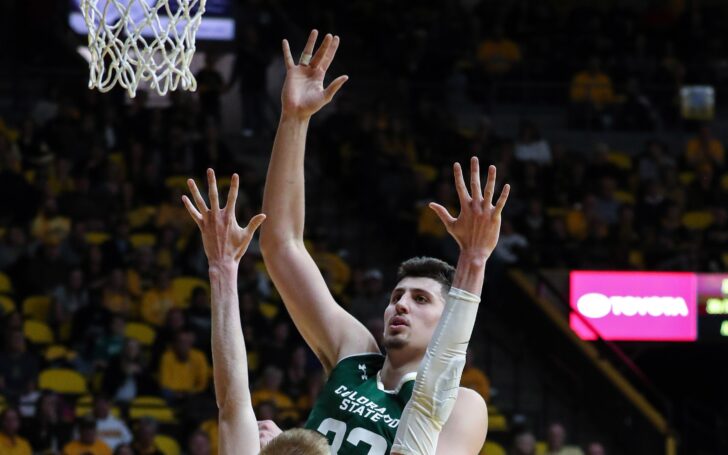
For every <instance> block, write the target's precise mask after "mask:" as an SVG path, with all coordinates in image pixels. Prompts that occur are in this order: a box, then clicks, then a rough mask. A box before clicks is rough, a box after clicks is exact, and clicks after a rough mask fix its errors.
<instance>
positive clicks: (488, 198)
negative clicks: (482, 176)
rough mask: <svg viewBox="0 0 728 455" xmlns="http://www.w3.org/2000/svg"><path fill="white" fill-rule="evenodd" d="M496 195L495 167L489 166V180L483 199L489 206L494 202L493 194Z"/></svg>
mask: <svg viewBox="0 0 728 455" xmlns="http://www.w3.org/2000/svg"><path fill="white" fill-rule="evenodd" d="M494 193H495V166H493V165H492V164H491V165H490V166H488V180H487V181H486V182H485V190H484V191H483V199H485V202H487V203H488V204H491V203H492V202H493V194H494Z"/></svg>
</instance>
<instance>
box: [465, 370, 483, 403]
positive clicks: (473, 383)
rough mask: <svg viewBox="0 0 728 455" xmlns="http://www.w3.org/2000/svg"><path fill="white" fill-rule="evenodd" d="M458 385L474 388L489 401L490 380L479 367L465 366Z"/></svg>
mask: <svg viewBox="0 0 728 455" xmlns="http://www.w3.org/2000/svg"><path fill="white" fill-rule="evenodd" d="M460 385H461V386H463V387H466V388H468V389H473V390H475V391H476V392H478V393H479V394H480V396H481V397H483V399H485V401H490V380H488V377H487V376H486V375H485V373H483V372H482V371H480V369H478V368H475V367H465V369H464V370H463V374H462V376H461V377H460Z"/></svg>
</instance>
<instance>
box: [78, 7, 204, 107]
mask: <svg viewBox="0 0 728 455" xmlns="http://www.w3.org/2000/svg"><path fill="white" fill-rule="evenodd" d="M170 2H174V4H176V5H177V8H176V10H173V8H172V7H170ZM206 2H207V0H82V1H81V11H82V13H83V16H84V18H85V20H86V27H88V31H89V32H88V47H89V51H90V53H91V62H90V64H89V66H90V74H89V81H88V86H89V88H97V89H98V90H99V91H101V92H108V91H109V90H111V89H112V88H113V87H114V86H115V85H116V84H117V83H118V84H119V85H120V86H121V87H123V88H125V89H126V90H127V92H128V93H129V96H130V97H132V98H134V96H135V95H136V91H137V87H138V86H139V82H141V81H147V82H149V85H150V87H151V88H152V89H153V90H156V91H157V93H159V94H160V95H165V94H166V93H167V91H169V90H176V89H177V87H178V86H179V85H180V84H181V86H182V88H183V89H185V90H192V91H194V90H195V89H196V88H197V81H195V77H194V75H193V74H192V73H191V72H190V63H191V62H192V56H193V55H194V53H195V35H196V34H197V29H198V28H199V26H200V21H201V20H202V14H203V13H204V11H205V3H206Z"/></svg>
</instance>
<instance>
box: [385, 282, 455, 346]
mask: <svg viewBox="0 0 728 455" xmlns="http://www.w3.org/2000/svg"><path fill="white" fill-rule="evenodd" d="M444 307H445V299H444V298H443V295H442V285H441V284H440V283H439V282H437V281H435V280H433V279H432V278H413V277H407V278H404V279H403V280H402V281H400V282H399V283H398V284H397V287H395V288H394V291H392V295H391V296H390V299H389V305H387V308H386V309H385V310H384V346H385V347H386V348H387V349H389V350H392V349H401V348H404V347H412V348H418V349H422V350H424V349H425V348H427V344H428V343H429V342H430V338H432V334H433V333H434V332H435V327H437V323H438V322H439V321H440V316H441V315H442V310H443V308H444Z"/></svg>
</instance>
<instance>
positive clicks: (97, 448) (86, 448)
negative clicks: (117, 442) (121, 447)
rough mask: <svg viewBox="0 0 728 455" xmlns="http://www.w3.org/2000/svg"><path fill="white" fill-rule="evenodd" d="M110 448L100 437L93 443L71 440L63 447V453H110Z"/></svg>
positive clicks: (70, 454) (83, 454)
mask: <svg viewBox="0 0 728 455" xmlns="http://www.w3.org/2000/svg"><path fill="white" fill-rule="evenodd" d="M111 453H112V452H111V449H110V448H109V446H107V445H106V443H105V442H104V441H102V440H100V439H97V440H95V441H94V443H93V444H91V445H88V444H84V443H82V442H81V441H71V442H69V443H68V444H66V446H65V447H64V448H63V455H85V454H92V455H111Z"/></svg>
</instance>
